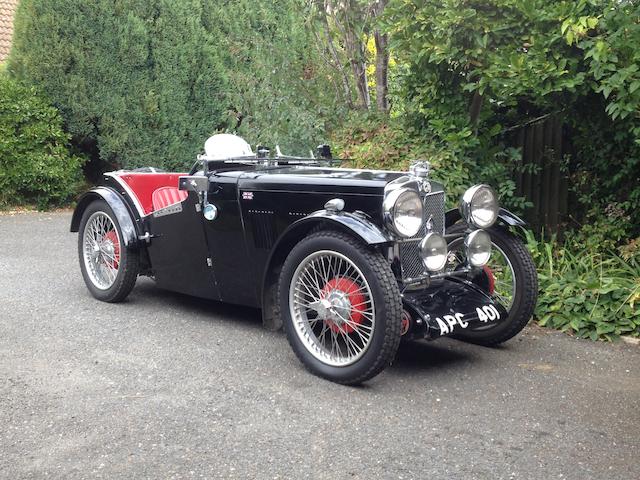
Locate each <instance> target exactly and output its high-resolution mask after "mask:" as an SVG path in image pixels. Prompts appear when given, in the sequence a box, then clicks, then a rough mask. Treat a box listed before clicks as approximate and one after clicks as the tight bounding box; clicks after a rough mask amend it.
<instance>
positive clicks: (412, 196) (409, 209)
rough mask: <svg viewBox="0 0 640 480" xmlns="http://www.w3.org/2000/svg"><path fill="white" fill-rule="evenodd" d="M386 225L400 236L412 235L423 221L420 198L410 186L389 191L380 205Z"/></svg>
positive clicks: (418, 229)
mask: <svg viewBox="0 0 640 480" xmlns="http://www.w3.org/2000/svg"><path fill="white" fill-rule="evenodd" d="M382 208H383V211H384V220H385V223H386V225H387V226H388V227H389V228H390V229H391V230H393V231H394V232H395V233H397V234H398V235H400V236H401V237H405V238H410V237H414V236H415V235H417V234H418V232H419V231H420V228H421V227H422V222H423V218H422V216H423V212H422V210H423V206H422V199H421V198H420V195H418V192H416V191H415V190H413V189H411V188H399V189H397V190H393V191H391V192H390V193H389V194H388V195H387V196H386V197H385V199H384V202H383V205H382Z"/></svg>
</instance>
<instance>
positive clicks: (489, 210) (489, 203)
mask: <svg viewBox="0 0 640 480" xmlns="http://www.w3.org/2000/svg"><path fill="white" fill-rule="evenodd" d="M499 209H500V205H499V204H498V197H497V195H496V192H494V191H493V189H492V188H491V187H490V186H488V185H476V186H474V187H471V188H470V189H468V190H467V191H466V192H464V195H463V196H462V201H461V202H460V213H461V214H462V218H464V220H465V221H466V222H467V223H468V224H469V225H473V226H474V227H476V228H489V227H490V226H491V225H493V224H494V223H495V221H496V219H497V218H498V210H499Z"/></svg>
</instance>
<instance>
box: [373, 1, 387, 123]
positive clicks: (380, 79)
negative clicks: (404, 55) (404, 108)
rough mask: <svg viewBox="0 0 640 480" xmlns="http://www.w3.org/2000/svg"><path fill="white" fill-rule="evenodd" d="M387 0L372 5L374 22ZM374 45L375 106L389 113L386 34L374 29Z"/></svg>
mask: <svg viewBox="0 0 640 480" xmlns="http://www.w3.org/2000/svg"><path fill="white" fill-rule="evenodd" d="M387 1H388V0H378V1H377V2H376V3H375V4H374V5H373V16H374V21H375V19H377V18H378V17H380V15H382V12H383V11H384V8H385V7H386V6H387ZM373 38H374V41H375V44H376V104H377V106H378V111H380V112H383V113H388V112H389V84H388V78H389V39H388V37H387V34H386V33H382V32H381V31H380V30H378V29H376V30H375V31H374V32H373Z"/></svg>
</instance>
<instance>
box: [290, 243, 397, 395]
mask: <svg viewBox="0 0 640 480" xmlns="http://www.w3.org/2000/svg"><path fill="white" fill-rule="evenodd" d="M278 295H279V302H280V311H281V314H282V317H283V322H284V327H285V331H286V333H287V338H288V340H289V343H290V345H291V347H292V349H293V351H294V352H295V353H296V355H297V356H298V358H299V359H300V360H301V361H302V363H303V364H304V365H305V366H306V367H307V368H308V369H309V370H310V371H311V372H313V373H315V374H316V375H319V376H321V377H324V378H327V379H329V380H332V381H334V382H338V383H344V384H358V383H361V382H364V381H365V380H368V379H370V378H372V377H373V376H375V375H377V374H378V373H380V372H381V371H382V370H383V369H384V368H385V367H386V366H387V365H388V364H390V363H391V361H392V360H393V358H394V356H395V353H396V351H397V349H398V344H399V342H400V327H401V317H402V303H401V300H400V292H399V290H398V285H397V282H396V279H395V277H394V275H393V272H392V271H391V268H390V266H389V264H388V262H387V261H386V260H385V259H384V258H383V257H382V256H381V255H380V254H379V253H377V252H374V251H371V250H370V249H368V248H367V247H366V246H364V245H362V244H361V243H360V242H359V241H357V240H356V239H354V238H352V237H351V236H349V235H346V234H344V233H338V232H333V231H319V232H316V233H314V234H312V235H310V236H308V237H306V238H305V239H304V240H302V241H301V242H300V243H298V245H296V246H295V247H294V249H293V250H292V251H291V253H290V254H289V256H288V257H287V259H286V261H285V263H284V266H283V268H282V272H281V274H280V281H279V294H278Z"/></svg>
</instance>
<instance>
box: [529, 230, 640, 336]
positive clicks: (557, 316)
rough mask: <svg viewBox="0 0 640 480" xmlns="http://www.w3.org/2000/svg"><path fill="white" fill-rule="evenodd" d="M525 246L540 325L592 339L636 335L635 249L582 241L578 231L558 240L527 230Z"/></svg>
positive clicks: (639, 325) (639, 292)
mask: <svg viewBox="0 0 640 480" xmlns="http://www.w3.org/2000/svg"><path fill="white" fill-rule="evenodd" d="M528 247H529V250H530V251H531V253H532V255H533V258H534V260H535V262H536V264H537V267H538V279H539V282H540V297H539V299H538V304H537V307H536V313H535V315H536V318H537V320H538V323H539V324H540V325H542V326H548V327H552V328H557V329H560V330H562V331H567V332H571V333H574V334H575V335H577V336H579V337H582V338H590V339H592V340H597V339H599V338H601V339H606V340H613V339H615V338H617V337H618V336H620V335H632V336H635V337H638V336H640V308H638V303H640V250H639V249H637V248H635V249H633V250H629V251H627V254H626V255H624V256H623V255H622V254H617V253H614V252H612V251H607V252H604V253H603V252H601V251H599V250H596V249H593V247H591V246H584V245H582V239H581V237H580V236H578V237H574V238H571V239H568V240H567V241H566V242H564V243H559V242H557V241H555V240H552V241H550V242H544V241H537V240H536V239H535V238H534V236H533V235H532V234H531V233H529V235H528Z"/></svg>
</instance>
